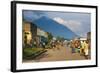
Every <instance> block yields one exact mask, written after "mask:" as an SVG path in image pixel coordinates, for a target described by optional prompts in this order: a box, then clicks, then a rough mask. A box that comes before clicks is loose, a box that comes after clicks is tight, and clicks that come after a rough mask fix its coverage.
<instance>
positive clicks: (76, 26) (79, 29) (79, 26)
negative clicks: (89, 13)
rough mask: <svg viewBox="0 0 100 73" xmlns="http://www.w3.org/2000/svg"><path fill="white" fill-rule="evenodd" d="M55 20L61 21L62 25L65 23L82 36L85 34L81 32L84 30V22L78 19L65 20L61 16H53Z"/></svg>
mask: <svg viewBox="0 0 100 73" xmlns="http://www.w3.org/2000/svg"><path fill="white" fill-rule="evenodd" d="M53 20H55V21H56V22H58V23H60V24H61V25H64V26H66V27H68V28H69V29H70V30H72V31H73V32H75V33H76V34H78V35H80V36H81V35H83V34H82V33H81V32H83V28H82V23H81V22H80V21H77V20H64V19H62V18H60V17H55V18H53ZM80 33H81V34H80Z"/></svg>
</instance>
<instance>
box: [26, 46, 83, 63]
mask: <svg viewBox="0 0 100 73" xmlns="http://www.w3.org/2000/svg"><path fill="white" fill-rule="evenodd" d="M67 60H85V57H84V56H80V54H79V53H71V49H70V48H68V47H62V46H60V47H59V49H57V48H53V49H47V52H46V53H44V54H42V55H40V56H38V57H37V58H35V59H34V60H28V61H25V62H47V61H67Z"/></svg>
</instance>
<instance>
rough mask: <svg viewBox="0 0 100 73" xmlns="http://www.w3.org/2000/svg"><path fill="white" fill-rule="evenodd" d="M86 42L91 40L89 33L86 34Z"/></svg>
mask: <svg viewBox="0 0 100 73" xmlns="http://www.w3.org/2000/svg"><path fill="white" fill-rule="evenodd" d="M87 40H91V32H88V33H87Z"/></svg>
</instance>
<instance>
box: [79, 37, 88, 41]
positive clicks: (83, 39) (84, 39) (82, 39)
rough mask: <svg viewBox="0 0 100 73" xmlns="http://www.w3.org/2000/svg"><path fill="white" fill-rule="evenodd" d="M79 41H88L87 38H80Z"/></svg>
mask: <svg viewBox="0 0 100 73" xmlns="http://www.w3.org/2000/svg"><path fill="white" fill-rule="evenodd" d="M79 40H81V41H86V40H87V38H85V37H81V38H79Z"/></svg>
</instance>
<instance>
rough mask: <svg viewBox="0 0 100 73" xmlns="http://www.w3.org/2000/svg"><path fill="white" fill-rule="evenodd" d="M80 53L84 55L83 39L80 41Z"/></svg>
mask: <svg viewBox="0 0 100 73" xmlns="http://www.w3.org/2000/svg"><path fill="white" fill-rule="evenodd" d="M80 55H84V41H81V48H80Z"/></svg>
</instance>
